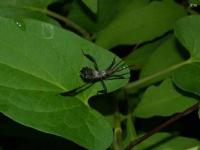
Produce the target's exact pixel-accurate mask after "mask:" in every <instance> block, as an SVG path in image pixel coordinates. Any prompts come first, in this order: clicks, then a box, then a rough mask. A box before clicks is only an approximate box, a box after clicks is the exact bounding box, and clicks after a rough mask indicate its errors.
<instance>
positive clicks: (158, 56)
mask: <svg viewBox="0 0 200 150" xmlns="http://www.w3.org/2000/svg"><path fill="white" fill-rule="evenodd" d="M182 60H183V57H182V56H181V54H180V52H179V51H178V47H177V41H176V38H175V37H174V36H170V37H169V38H168V39H167V40H166V41H164V42H163V43H162V44H161V45H160V46H159V47H158V48H157V49H156V51H154V52H153V54H152V55H151V57H150V58H149V60H148V62H147V63H146V65H145V66H144V68H143V69H142V70H141V74H140V78H145V77H148V76H151V75H154V74H156V73H159V72H161V71H164V70H165V69H167V68H170V67H172V66H173V65H175V64H178V63H179V62H181V61H182ZM158 62H159V63H158ZM169 75H170V73H169V74H165V75H162V76H159V77H158V78H156V79H155V81H159V80H161V79H164V78H166V77H168V76H169ZM155 81H154V82H155ZM152 82H153V81H152Z"/></svg>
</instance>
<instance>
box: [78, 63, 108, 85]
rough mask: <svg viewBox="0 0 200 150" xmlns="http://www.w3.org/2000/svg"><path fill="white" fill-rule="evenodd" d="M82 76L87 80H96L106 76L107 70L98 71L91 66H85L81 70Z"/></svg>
mask: <svg viewBox="0 0 200 150" xmlns="http://www.w3.org/2000/svg"><path fill="white" fill-rule="evenodd" d="M80 76H81V78H82V80H83V81H85V82H95V81H99V80H102V79H104V78H105V76H106V72H105V71H97V70H94V69H91V68H89V67H84V68H82V69H81V71H80Z"/></svg>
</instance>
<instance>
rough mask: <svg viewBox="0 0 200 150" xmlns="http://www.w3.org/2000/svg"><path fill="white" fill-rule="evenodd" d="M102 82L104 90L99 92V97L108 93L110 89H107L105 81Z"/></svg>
mask: <svg viewBox="0 0 200 150" xmlns="http://www.w3.org/2000/svg"><path fill="white" fill-rule="evenodd" d="M100 82H101V84H102V87H103V90H101V91H98V92H97V95H99V94H106V93H108V89H107V87H106V84H105V82H104V81H103V80H101V81H100Z"/></svg>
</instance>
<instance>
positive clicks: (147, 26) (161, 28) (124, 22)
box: [96, 0, 186, 48]
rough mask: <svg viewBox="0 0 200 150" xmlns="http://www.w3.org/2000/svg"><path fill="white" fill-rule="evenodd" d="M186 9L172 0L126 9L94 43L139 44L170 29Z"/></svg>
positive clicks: (114, 44)
mask: <svg viewBox="0 0 200 150" xmlns="http://www.w3.org/2000/svg"><path fill="white" fill-rule="evenodd" d="M185 14H186V11H185V10H184V9H183V8H182V7H181V6H179V5H178V4H177V3H175V2H174V1H172V0H166V1H153V2H151V3H149V5H145V6H143V7H139V8H138V9H127V11H125V12H124V13H123V14H121V15H119V16H118V17H117V18H115V19H114V20H113V21H112V22H111V23H110V24H109V25H108V26H107V27H106V28H104V29H103V30H102V31H101V32H100V33H99V34H98V35H97V41H96V43H97V44H98V45H101V46H103V47H105V48H111V47H114V46H117V45H120V44H140V43H143V42H145V41H150V40H152V39H154V38H156V37H158V36H161V35H162V34H164V33H165V32H167V31H169V30H172V28H173V25H174V23H175V21H176V20H177V19H179V18H180V17H182V16H184V15H185Z"/></svg>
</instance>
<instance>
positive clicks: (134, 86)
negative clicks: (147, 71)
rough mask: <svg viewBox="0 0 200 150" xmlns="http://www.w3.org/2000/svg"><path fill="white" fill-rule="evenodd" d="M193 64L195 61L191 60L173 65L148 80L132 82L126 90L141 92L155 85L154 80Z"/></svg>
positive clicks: (147, 78)
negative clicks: (140, 90)
mask: <svg viewBox="0 0 200 150" xmlns="http://www.w3.org/2000/svg"><path fill="white" fill-rule="evenodd" d="M192 62H193V61H192V60H191V59H188V60H186V61H183V62H181V63H179V64H176V65H173V66H171V67H169V68H167V69H165V70H162V71H160V72H157V73H155V74H153V75H150V76H148V77H146V78H143V79H140V80H138V81H135V82H131V83H129V84H128V85H126V87H125V90H126V91H128V90H133V91H134V90H139V89H141V88H143V87H145V86H147V85H149V84H151V83H153V80H155V79H156V78H159V77H160V76H163V75H166V74H168V73H170V72H172V71H174V70H176V69H178V68H180V67H182V66H184V65H186V64H189V63H192Z"/></svg>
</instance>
